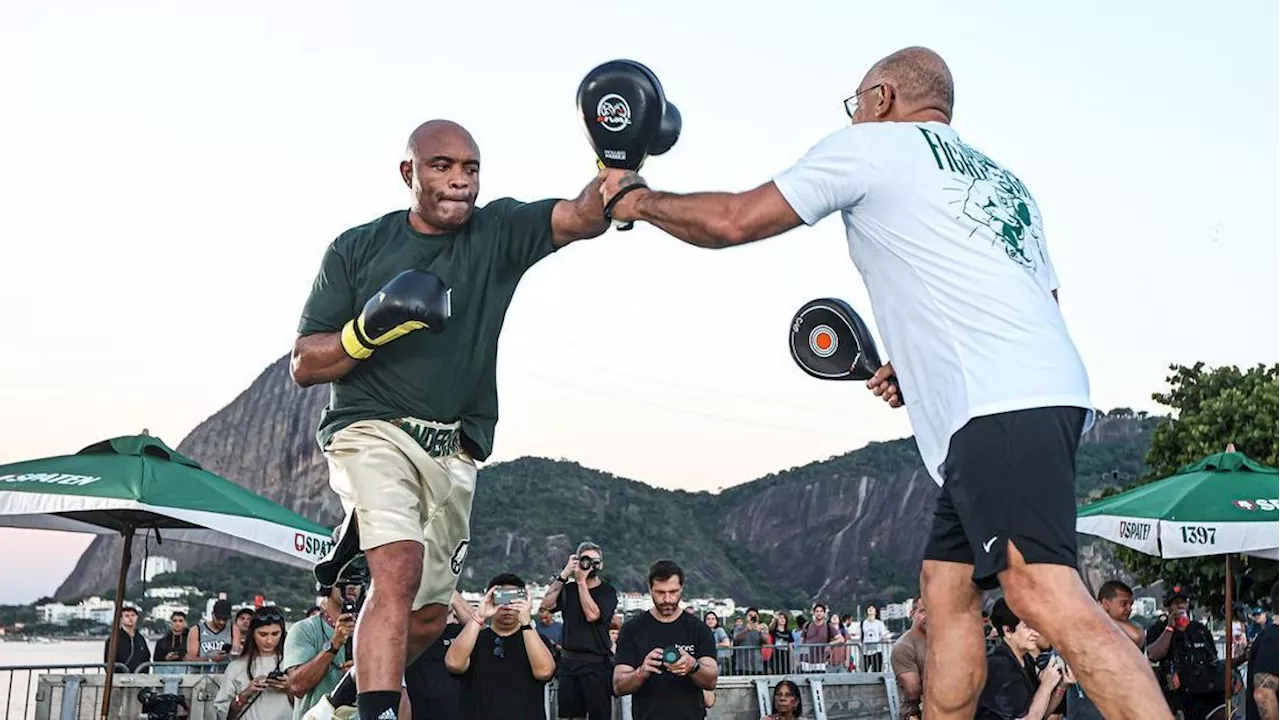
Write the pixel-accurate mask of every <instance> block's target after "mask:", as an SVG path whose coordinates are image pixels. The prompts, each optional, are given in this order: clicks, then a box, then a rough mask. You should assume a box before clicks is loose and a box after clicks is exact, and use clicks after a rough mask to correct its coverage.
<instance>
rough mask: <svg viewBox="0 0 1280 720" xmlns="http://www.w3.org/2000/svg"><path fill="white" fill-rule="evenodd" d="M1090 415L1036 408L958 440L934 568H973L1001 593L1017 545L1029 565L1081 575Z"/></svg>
mask: <svg viewBox="0 0 1280 720" xmlns="http://www.w3.org/2000/svg"><path fill="white" fill-rule="evenodd" d="M1084 419H1085V410H1084V409H1083V408H1073V407H1048V408H1034V409H1031V410H1015V411H1013V412H1007V413H999V414H997V415H986V416H983V417H976V418H973V419H972V420H970V421H969V422H968V423H966V424H965V426H964V427H962V428H960V430H959V431H957V432H956V434H955V435H953V436H951V446H950V449H949V451H948V452H947V461H946V463H945V464H944V466H943V485H942V494H941V495H939V496H938V505H937V509H936V510H934V514H933V530H932V532H931V533H930V536H929V543H928V545H926V546H925V550H924V557H925V559H926V560H941V561H944V562H957V563H964V564H966V565H973V581H974V583H976V584H977V585H978V587H979V588H981V589H983V590H992V589H994V588H995V587H997V586H998V585H999V581H998V580H997V578H996V576H997V575H998V574H999V573H1000V572H1002V571H1003V570H1005V569H1006V568H1007V567H1008V566H1009V558H1008V543H1009V542H1010V541H1012V542H1013V544H1014V545H1015V546H1017V548H1018V552H1020V553H1022V556H1023V557H1024V558H1025V559H1026V561H1027V562H1028V563H1050V564H1054V565H1068V566H1070V567H1073V568H1074V567H1076V492H1075V490H1076V448H1077V447H1078V446H1079V444H1080V431H1081V430H1082V429H1083V427H1084Z"/></svg>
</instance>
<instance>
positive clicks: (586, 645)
mask: <svg viewBox="0 0 1280 720" xmlns="http://www.w3.org/2000/svg"><path fill="white" fill-rule="evenodd" d="M603 568H604V552H603V551H602V550H601V549H600V546H599V545H596V544H595V543H592V542H583V543H581V544H580V545H578V549H577V551H576V552H574V553H573V554H572V555H570V556H569V561H568V562H567V563H565V566H564V569H563V570H561V571H560V573H559V574H558V575H555V576H554V577H553V578H552V579H551V587H550V588H549V589H548V590H547V594H546V595H545V596H544V597H543V598H542V609H544V610H550V611H551V612H559V613H560V615H561V619H562V622H563V623H564V628H563V630H562V634H561V640H560V646H561V654H560V685H559V690H558V693H559V694H558V699H557V703H556V704H557V706H558V707H559V712H558V714H557V716H558V717H562V718H589V720H609V718H611V717H612V714H613V699H612V697H611V694H610V692H609V683H610V678H611V676H612V672H613V667H612V666H611V663H610V659H611V658H612V657H613V643H612V642H611V641H610V639H609V623H610V622H611V621H612V620H613V611H614V610H616V609H617V608H618V591H617V590H615V589H614V587H613V586H612V585H610V584H609V583H607V582H605V581H604V580H601V579H600V571H601V570H602V569H603Z"/></svg>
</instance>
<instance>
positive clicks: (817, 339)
mask: <svg viewBox="0 0 1280 720" xmlns="http://www.w3.org/2000/svg"><path fill="white" fill-rule="evenodd" d="M839 348H840V341H839V340H837V339H836V332H835V330H832V329H831V326H830V325H819V326H817V327H815V328H814V329H813V330H811V331H809V349H810V350H812V351H813V354H814V355H817V356H818V357H824V358H826V357H831V356H832V355H835V353H836V350H838V349H839Z"/></svg>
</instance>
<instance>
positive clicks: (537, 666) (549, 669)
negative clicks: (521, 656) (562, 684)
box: [520, 628, 556, 682]
mask: <svg viewBox="0 0 1280 720" xmlns="http://www.w3.org/2000/svg"><path fill="white" fill-rule="evenodd" d="M520 632H522V633H524V648H525V653H526V654H527V655H528V656H529V669H530V670H532V671H533V677H534V679H536V680H540V681H543V682H545V681H547V680H550V679H551V676H553V675H555V674H556V660H555V658H553V657H551V650H550V649H549V648H547V644H546V643H544V642H542V638H541V637H539V636H538V631H537V630H534V629H532V628H530V629H528V630H521V631H520Z"/></svg>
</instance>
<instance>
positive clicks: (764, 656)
mask: <svg viewBox="0 0 1280 720" xmlns="http://www.w3.org/2000/svg"><path fill="white" fill-rule="evenodd" d="M716 650H717V655H716V659H717V661H718V663H719V665H720V676H721V677H726V676H734V675H789V674H794V673H805V674H807V673H820V672H825V673H834V672H854V673H857V672H889V671H890V667H889V656H890V654H891V653H892V652H893V644H892V643H887V642H882V643H873V644H872V645H870V646H869V647H865V646H864V645H863V644H862V643H860V642H855V641H850V642H843V643H835V644H821V645H815V644H805V643H776V642H775V643H772V644H766V645H751V646H746V645H734V646H731V647H728V648H723V647H721V648H716ZM877 654H878V655H879V658H880V662H879V668H878V670H877V668H876V667H875V666H874V665H873V664H872V660H873V658H874V657H875V656H876V655H877Z"/></svg>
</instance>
